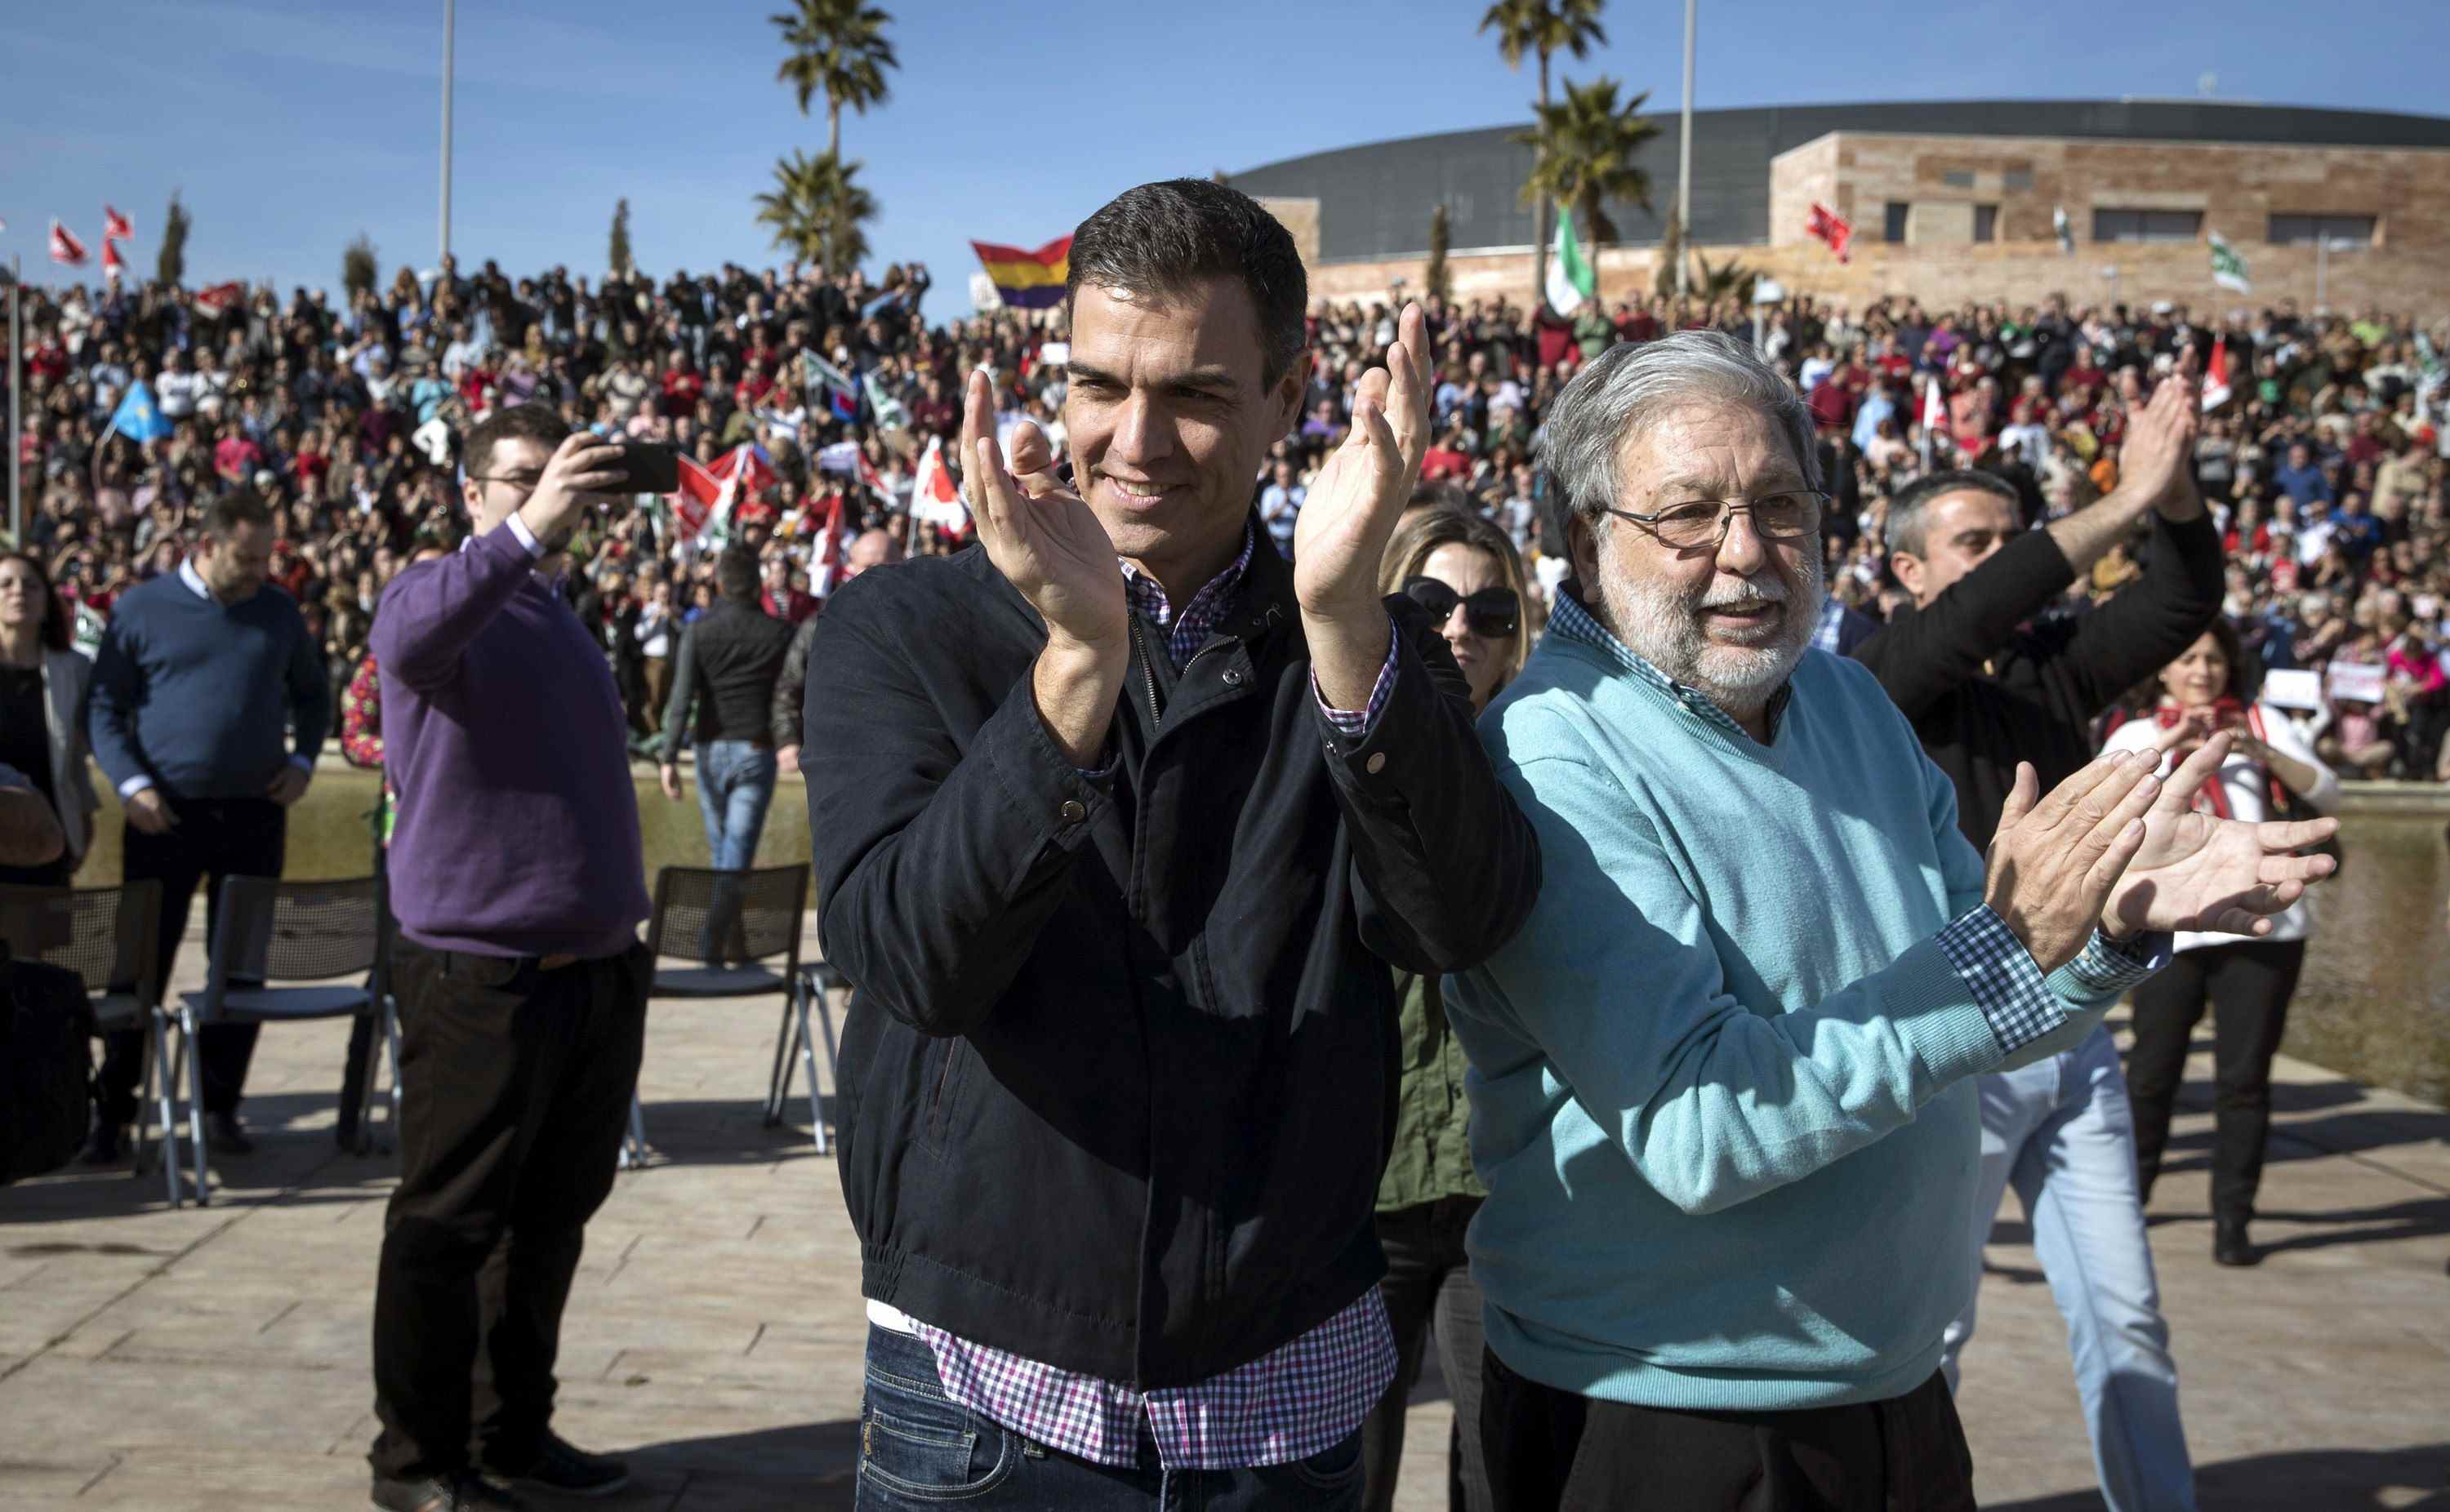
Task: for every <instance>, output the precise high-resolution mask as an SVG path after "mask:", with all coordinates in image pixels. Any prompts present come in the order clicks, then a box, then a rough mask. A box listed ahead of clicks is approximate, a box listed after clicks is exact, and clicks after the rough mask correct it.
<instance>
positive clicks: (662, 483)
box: [613, 441, 681, 494]
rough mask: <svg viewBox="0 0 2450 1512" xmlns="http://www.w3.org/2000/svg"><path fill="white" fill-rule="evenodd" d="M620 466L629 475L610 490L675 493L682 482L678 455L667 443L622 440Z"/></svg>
mask: <svg viewBox="0 0 2450 1512" xmlns="http://www.w3.org/2000/svg"><path fill="white" fill-rule="evenodd" d="M621 467H622V470H623V472H624V473H626V474H627V475H628V476H627V479H626V481H624V482H623V483H622V485H621V486H620V487H619V488H618V489H615V490H614V491H613V492H615V493H620V494H676V493H678V492H680V486H681V458H680V454H679V453H678V452H675V451H673V450H672V449H671V447H669V446H658V445H655V444H653V443H651V442H646V441H632V442H624V443H623V444H622V447H621Z"/></svg>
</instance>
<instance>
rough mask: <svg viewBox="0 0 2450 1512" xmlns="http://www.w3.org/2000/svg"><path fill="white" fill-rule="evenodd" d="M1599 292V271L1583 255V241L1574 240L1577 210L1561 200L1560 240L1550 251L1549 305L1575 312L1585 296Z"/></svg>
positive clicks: (1549, 306)
mask: <svg viewBox="0 0 2450 1512" xmlns="http://www.w3.org/2000/svg"><path fill="white" fill-rule="evenodd" d="M1599 292H1600V280H1599V274H1598V273H1597V272H1596V271H1594V270H1593V269H1592V267H1591V264H1590V260H1589V259H1587V258H1585V257H1584V256H1583V244H1582V243H1581V242H1578V241H1576V240H1574V212H1573V211H1571V210H1568V209H1566V208H1565V206H1564V205H1562V204H1561V205H1559V206H1558V207H1557V243H1556V245H1555V246H1554V247H1552V248H1551V249H1550V250H1549V255H1548V308H1550V309H1552V310H1554V311H1556V312H1557V313H1558V314H1559V315H1571V314H1573V313H1574V311H1575V309H1576V307H1578V306H1579V305H1581V304H1582V302H1583V301H1584V300H1591V299H1597V298H1598V297H1599Z"/></svg>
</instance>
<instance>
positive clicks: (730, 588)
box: [714, 546, 757, 600]
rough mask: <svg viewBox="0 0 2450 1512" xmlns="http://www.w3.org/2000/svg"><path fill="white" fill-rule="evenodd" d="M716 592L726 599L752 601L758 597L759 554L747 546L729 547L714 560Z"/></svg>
mask: <svg viewBox="0 0 2450 1512" xmlns="http://www.w3.org/2000/svg"><path fill="white" fill-rule="evenodd" d="M714 586H715V590H716V591H718V592H720V593H722V594H723V596H724V597H726V598H736V599H744V600H745V599H752V598H755V597H756V596H757V553H756V552H751V551H749V549H748V548H747V547H745V546H729V547H726V548H724V550H723V552H722V554H721V555H719V556H717V557H716V558H715V559H714Z"/></svg>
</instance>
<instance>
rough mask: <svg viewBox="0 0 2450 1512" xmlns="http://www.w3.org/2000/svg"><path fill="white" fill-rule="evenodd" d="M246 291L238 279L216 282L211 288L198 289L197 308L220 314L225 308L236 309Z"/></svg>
mask: <svg viewBox="0 0 2450 1512" xmlns="http://www.w3.org/2000/svg"><path fill="white" fill-rule="evenodd" d="M245 293H246V290H245V289H244V288H243V286H241V285H240V283H239V281H238V280H236V279H232V280H230V281H228V282H227V283H216V284H214V285H212V286H211V287H210V288H204V289H198V290H197V291H196V308H197V309H200V310H204V311H207V312H209V313H211V314H214V315H219V314H221V313H222V312H223V311H224V310H231V309H236V308H237V307H238V301H239V300H240V298H241V297H242V296H243V295H244V294H245Z"/></svg>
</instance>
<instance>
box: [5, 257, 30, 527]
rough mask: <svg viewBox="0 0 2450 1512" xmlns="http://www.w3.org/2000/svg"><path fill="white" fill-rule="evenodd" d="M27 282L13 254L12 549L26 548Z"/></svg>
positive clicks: (10, 454) (10, 267)
mask: <svg viewBox="0 0 2450 1512" xmlns="http://www.w3.org/2000/svg"><path fill="white" fill-rule="evenodd" d="M25 282H26V266H25V263H24V262H23V261H22V260H20V259H19V258H18V257H17V256H16V255H15V254H14V253H11V254H10V257H9V545H10V548H11V549H12V550H15V551H20V552H22V551H24V550H25V549H26V500H25V495H24V492H23V491H24V488H25V484H24V482H23V481H22V479H21V478H20V474H21V473H22V472H23V471H24V466H25V464H24V462H23V460H22V458H23V457H24V456H25V441H26V423H25V421H24V419H23V418H21V410H20V408H19V405H20V401H21V396H20V394H19V391H20V390H21V389H23V388H24V387H25V386H26V384H25V375H26V361H25V349H26V332H25V321H24V320H23V318H22V317H21V316H20V315H19V313H18V309H17V304H18V301H19V300H21V299H23V298H24V295H23V294H22V293H21V292H20V290H22V289H23V288H24V286H25Z"/></svg>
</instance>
